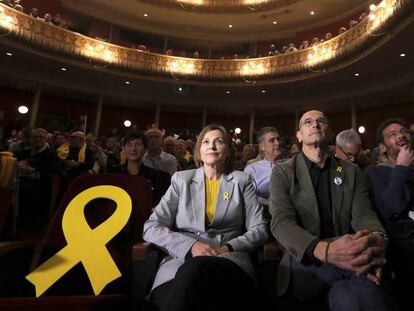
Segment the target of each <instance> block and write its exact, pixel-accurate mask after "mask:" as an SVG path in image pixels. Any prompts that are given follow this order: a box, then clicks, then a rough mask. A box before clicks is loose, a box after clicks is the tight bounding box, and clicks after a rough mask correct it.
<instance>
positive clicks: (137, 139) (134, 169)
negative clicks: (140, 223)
mask: <svg viewBox="0 0 414 311" xmlns="http://www.w3.org/2000/svg"><path fill="white" fill-rule="evenodd" d="M124 150H125V156H126V161H125V164H123V165H118V169H117V170H116V169H114V168H112V170H111V173H122V174H128V175H136V176H141V177H144V178H146V179H148V181H149V182H150V183H151V188H152V194H153V195H152V203H153V205H154V206H155V205H157V204H158V202H159V201H160V199H161V197H162V196H163V195H164V194H165V192H166V191H167V189H168V187H169V186H170V175H169V174H168V173H166V172H162V171H158V170H156V169H153V168H151V167H148V166H146V165H145V164H144V163H143V162H142V159H143V157H144V155H145V152H146V150H147V137H146V136H145V134H144V133H142V132H138V131H130V132H128V133H127V134H126V136H125V139H124Z"/></svg>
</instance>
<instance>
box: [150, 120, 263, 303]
mask: <svg viewBox="0 0 414 311" xmlns="http://www.w3.org/2000/svg"><path fill="white" fill-rule="evenodd" d="M232 152H233V151H232V148H231V136H230V135H229V133H228V132H227V130H226V129H225V128H223V127H222V126H219V125H208V126H207V127H205V128H204V129H203V130H202V131H201V133H200V135H199V138H198V140H197V143H196V147H195V161H196V162H197V165H198V166H200V167H199V168H198V169H195V170H187V171H181V172H177V173H176V174H174V176H173V177H172V181H171V186H170V188H169V189H168V191H167V193H166V194H165V195H164V197H163V198H162V199H161V201H160V203H159V204H158V206H157V207H156V208H155V209H154V212H153V213H152V215H151V216H150V218H149V219H148V220H147V222H146V223H145V225H144V233H143V238H144V240H145V241H147V242H150V243H153V244H155V245H156V246H158V247H160V248H161V249H162V250H163V251H165V252H166V253H167V256H166V257H165V258H164V259H163V260H162V261H161V264H160V266H159V268H158V271H157V274H156V276H155V281H154V284H153V287H152V293H151V299H152V300H153V301H154V302H155V303H156V304H157V305H158V307H159V309H160V310H161V311H167V310H168V311H175V310H177V311H178V310H180V311H181V310H192V311H199V310H203V311H204V310H206V311H207V310H246V311H247V310H255V308H256V306H257V301H258V296H257V288H256V284H255V281H254V279H255V272H254V268H253V264H252V262H251V260H250V253H252V252H253V251H254V250H255V249H257V248H258V247H259V246H261V245H262V244H263V243H264V242H266V241H267V239H268V237H269V236H268V231H267V230H268V229H267V221H266V219H265V217H264V216H263V209H262V207H261V206H260V205H259V204H258V202H257V199H256V193H255V190H254V187H253V184H252V182H251V179H250V177H249V175H248V174H246V173H244V172H240V171H232V162H233V157H234V156H233V154H232ZM229 289H231V290H229Z"/></svg>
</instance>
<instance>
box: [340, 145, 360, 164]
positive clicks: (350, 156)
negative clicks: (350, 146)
mask: <svg viewBox="0 0 414 311" xmlns="http://www.w3.org/2000/svg"><path fill="white" fill-rule="evenodd" d="M338 148H339V150H341V152H342V153H343V154H344V155H345V157H346V159H347V160H352V161H353V160H355V159H356V158H358V156H359V152H358V153H357V154H353V153H352V152H346V151H345V150H344V149H342V147H341V146H339V145H338Z"/></svg>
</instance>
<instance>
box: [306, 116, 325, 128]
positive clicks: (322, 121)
mask: <svg viewBox="0 0 414 311" xmlns="http://www.w3.org/2000/svg"><path fill="white" fill-rule="evenodd" d="M314 124H316V125H327V124H328V120H327V119H325V118H318V119H312V118H308V119H305V120H304V121H303V122H302V124H301V125H300V126H302V125H304V126H306V127H311V126H313V125H314Z"/></svg>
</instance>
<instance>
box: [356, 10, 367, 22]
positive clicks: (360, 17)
mask: <svg viewBox="0 0 414 311" xmlns="http://www.w3.org/2000/svg"><path fill="white" fill-rule="evenodd" d="M367 16H368V15H367V13H365V12H364V13H362V14H361V15H360V16H359V18H358V21H359V22H361V21H362V20H364V18H365V17H367Z"/></svg>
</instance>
